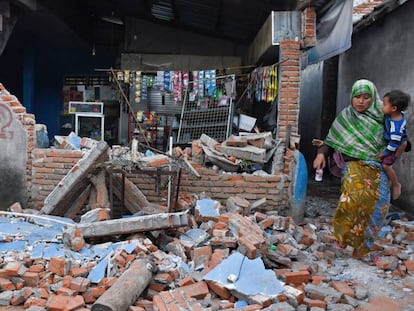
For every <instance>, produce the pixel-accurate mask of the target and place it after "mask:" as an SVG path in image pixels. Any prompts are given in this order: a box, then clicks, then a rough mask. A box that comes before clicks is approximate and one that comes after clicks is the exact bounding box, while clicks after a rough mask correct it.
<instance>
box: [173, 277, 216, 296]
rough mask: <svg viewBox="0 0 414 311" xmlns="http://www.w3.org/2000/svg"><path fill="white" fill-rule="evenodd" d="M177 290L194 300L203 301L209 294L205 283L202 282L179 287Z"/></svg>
mask: <svg viewBox="0 0 414 311" xmlns="http://www.w3.org/2000/svg"><path fill="white" fill-rule="evenodd" d="M178 290H180V291H184V294H185V295H188V297H193V298H196V299H203V298H204V297H205V296H206V295H207V294H208V293H209V290H208V286H207V283H206V282H204V281H201V282H197V283H194V284H191V285H187V286H183V287H180V288H179V289H178Z"/></svg>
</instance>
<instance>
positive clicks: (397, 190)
mask: <svg viewBox="0 0 414 311" xmlns="http://www.w3.org/2000/svg"><path fill="white" fill-rule="evenodd" d="M382 167H383V168H384V171H385V174H387V176H388V178H389V179H390V181H391V187H392V198H393V200H397V199H398V198H399V197H400V195H401V184H400V183H399V182H398V177H397V174H396V173H395V171H394V169H393V168H392V167H391V165H386V164H382Z"/></svg>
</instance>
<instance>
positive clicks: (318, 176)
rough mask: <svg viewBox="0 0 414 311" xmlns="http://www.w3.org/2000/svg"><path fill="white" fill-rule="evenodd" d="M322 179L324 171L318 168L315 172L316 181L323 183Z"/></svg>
mask: <svg viewBox="0 0 414 311" xmlns="http://www.w3.org/2000/svg"><path fill="white" fill-rule="evenodd" d="M322 179H323V169H321V168H318V169H317V170H316V171H315V181H322Z"/></svg>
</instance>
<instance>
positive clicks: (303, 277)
mask: <svg viewBox="0 0 414 311" xmlns="http://www.w3.org/2000/svg"><path fill="white" fill-rule="evenodd" d="M284 275H285V278H286V281H285V282H286V284H293V285H295V286H298V285H301V284H302V283H305V284H306V283H308V282H309V281H310V278H311V275H310V273H309V271H298V272H286V273H285V274H284Z"/></svg>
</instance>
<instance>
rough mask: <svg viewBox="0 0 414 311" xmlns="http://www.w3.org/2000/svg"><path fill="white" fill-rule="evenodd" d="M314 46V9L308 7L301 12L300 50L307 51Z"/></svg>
mask: <svg viewBox="0 0 414 311" xmlns="http://www.w3.org/2000/svg"><path fill="white" fill-rule="evenodd" d="M315 44H316V13H315V8H313V7H308V8H306V9H305V10H303V11H302V48H304V49H308V48H311V47H314V46H315Z"/></svg>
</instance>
